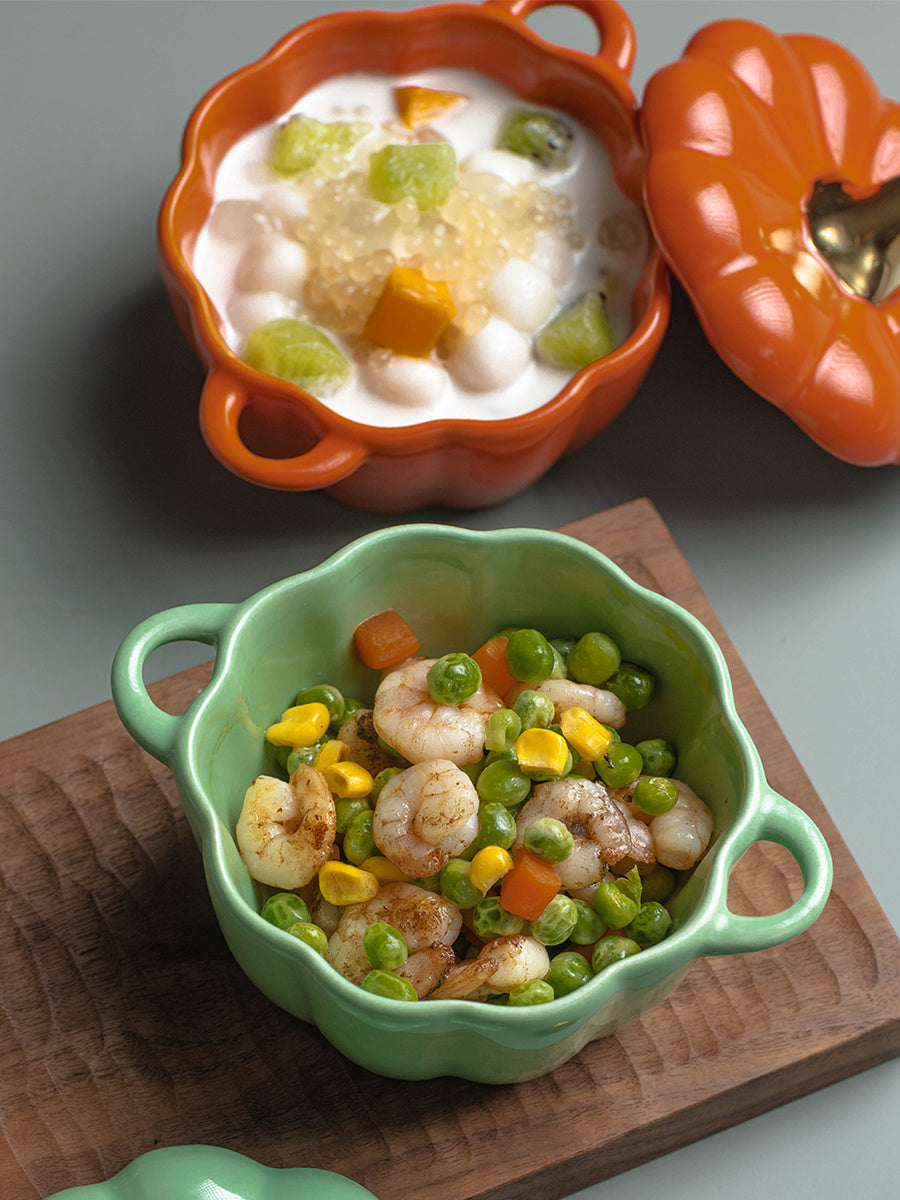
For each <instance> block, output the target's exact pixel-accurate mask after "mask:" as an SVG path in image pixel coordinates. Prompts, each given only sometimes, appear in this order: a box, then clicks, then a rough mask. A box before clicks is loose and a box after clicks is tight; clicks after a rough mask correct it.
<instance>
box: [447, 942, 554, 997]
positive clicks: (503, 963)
mask: <svg viewBox="0 0 900 1200" xmlns="http://www.w3.org/2000/svg"><path fill="white" fill-rule="evenodd" d="M549 969H550V955H549V954H548V953H547V949H546V947H545V946H543V945H542V944H541V943H540V942H539V941H538V940H537V939H536V938H533V937H528V935H527V934H524V933H517V934H513V935H512V936H510V937H499V938H494V940H493V941H492V942H488V944H487V945H486V946H484V947H483V948H482V949H481V950H480V951H479V953H478V957H477V958H473V959H471V960H470V961H468V962H463V963H460V964H459V965H458V966H456V967H451V968H450V970H449V971H448V972H447V973H446V975H445V976H444V978H443V979H442V981H441V983H440V984H439V985H438V987H436V988H435V990H434V991H433V992H432V993H431V995H430V996H429V997H428V999H429V1000H479V999H481V997H482V996H489V995H492V994H497V993H499V992H507V993H508V992H511V991H512V990H513V988H517V987H519V985H520V984H523V983H530V982H531V980H533V979H543V978H544V976H545V975H546V974H547V972H548V970H549Z"/></svg>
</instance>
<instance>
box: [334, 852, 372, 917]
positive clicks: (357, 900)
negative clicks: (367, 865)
mask: <svg viewBox="0 0 900 1200" xmlns="http://www.w3.org/2000/svg"><path fill="white" fill-rule="evenodd" d="M380 887H381V884H380V883H379V882H378V879H377V878H376V877H375V876H374V875H373V874H372V872H371V871H363V870H362V868H360V867H354V866H353V864H352V863H345V862H340V861H339V860H338V859H329V860H328V862H325V863H323V864H322V866H321V867H319V891H320V892H321V894H322V899H323V900H327V901H328V903H329V904H336V905H338V907H345V906H346V905H348V904H363V903H365V901H366V900H371V899H372V897H373V896H376V895H377V894H378V889H379V888H380Z"/></svg>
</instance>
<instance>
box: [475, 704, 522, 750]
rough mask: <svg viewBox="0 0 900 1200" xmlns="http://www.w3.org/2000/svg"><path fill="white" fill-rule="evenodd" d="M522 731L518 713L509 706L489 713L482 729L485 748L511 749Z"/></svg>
mask: <svg viewBox="0 0 900 1200" xmlns="http://www.w3.org/2000/svg"><path fill="white" fill-rule="evenodd" d="M521 732H522V722H521V721H520V720H519V714H518V713H517V712H514V711H513V710H512V709H511V708H501V709H499V710H498V711H497V712H494V713H491V715H490V716H489V717H488V723H487V725H486V726H485V730H484V748H485V750H488V751H491V750H494V751H501V750H511V749H512V747H513V746H514V745H515V744H516V738H517V737H518V736H519V734H520V733H521Z"/></svg>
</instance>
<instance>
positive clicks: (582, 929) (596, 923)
mask: <svg viewBox="0 0 900 1200" xmlns="http://www.w3.org/2000/svg"><path fill="white" fill-rule="evenodd" d="M575 909H576V912H577V914H578V916H577V919H576V921H575V928H574V929H573V930H572V932H571V933H570V934H569V941H570V942H574V943H575V945H576V946H593V944H594V942H598V941H599V940H600V938H602V937H603V935H604V933H606V928H607V926H606V922H605V921H603V920H601V918H600V917H599V916H598V915H597V912H596V910H595V909H594V908H593V907H592V906H591V905H590V904H588V902H587V901H586V900H576V901H575Z"/></svg>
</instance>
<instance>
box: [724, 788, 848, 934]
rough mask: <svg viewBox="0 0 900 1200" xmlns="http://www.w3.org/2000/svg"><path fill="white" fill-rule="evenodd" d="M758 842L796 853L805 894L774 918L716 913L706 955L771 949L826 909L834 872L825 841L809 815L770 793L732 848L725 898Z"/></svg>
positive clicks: (727, 861) (776, 794)
mask: <svg viewBox="0 0 900 1200" xmlns="http://www.w3.org/2000/svg"><path fill="white" fill-rule="evenodd" d="M754 842H776V843H777V844H778V845H780V846H784V848H785V849H786V850H787V851H789V853H790V854H791V855H793V857H794V859H795V861H796V863H797V865H798V866H799V867H800V871H801V873H802V875H803V892H802V894H801V895H800V897H799V898H798V899H797V900H795V901H794V903H793V904H791V905H790V907H789V908H786V909H785V910H784V911H783V912H780V913H773V914H772V915H770V916H759V917H749V916H742V915H738V914H736V913H733V912H731V911H730V910H729V909H728V908H727V906H726V907H724V908H723V909H722V910H721V911H719V912H716V913H715V914H714V915H713V919H712V921H711V923H710V933H709V937H710V941H709V944H708V945H707V947H706V949H705V953H706V954H708V955H713V954H745V953H748V952H751V951H754V950H768V949H769V948H770V947H772V946H777V945H779V944H780V943H781V942H786V941H789V940H790V939H791V938H794V937H797V936H798V935H799V934H801V933H803V932H805V930H807V929H808V928H809V926H810V925H812V923H813V921H815V920H816V918H817V917H818V916H819V914H820V913H821V911H822V909H823V908H824V907H825V902H826V900H827V899H828V895H829V893H830V891H831V881H832V871H833V868H832V862H831V855H830V853H829V851H828V845H827V843H826V841H825V838H824V836H823V835H822V833H821V831H820V830H819V829H818V827H817V826H816V825H815V824H814V822H813V821H812V820H811V819H810V818H809V817H808V816H807V815H806V813H805V812H803V811H802V810H801V809H799V808H798V807H797V806H796V805H795V804H791V802H790V801H789V800H785V798H784V797H783V796H780V795H779V794H778V793H777V792H772V791H769V792H767V793H766V796H765V798H764V801H763V804H762V806H761V810H760V817H759V820H758V821H756V822H755V823H754V824H753V826H752V827H750V828H748V829H747V830H745V831H744V833H743V836H740V837H738V838H737V839H736V840H735V842H734V843H733V844H732V845H731V847H730V852H729V854H728V855H727V856H726V860H725V862H724V863H723V864H722V867H723V870H724V882H723V887H722V891H721V895H723V896H726V895H727V881H728V875H730V873H731V871H732V869H733V868H734V867H735V866H736V865H737V863H738V861H739V860H740V858H741V857H742V856H743V855H744V853H745V852H746V851H747V850H749V848H750V846H751V845H753V843H754Z"/></svg>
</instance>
